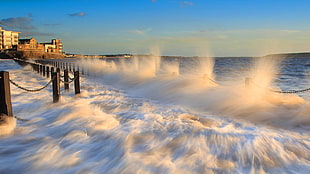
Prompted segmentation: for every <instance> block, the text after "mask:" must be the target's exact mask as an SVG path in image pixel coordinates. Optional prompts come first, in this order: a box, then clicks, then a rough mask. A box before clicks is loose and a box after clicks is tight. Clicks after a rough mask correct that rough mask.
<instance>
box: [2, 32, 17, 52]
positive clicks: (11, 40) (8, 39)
mask: <svg viewBox="0 0 310 174" xmlns="http://www.w3.org/2000/svg"><path fill="white" fill-rule="evenodd" d="M19 33H20V32H16V31H7V30H4V29H2V27H0V50H2V49H11V48H13V47H14V46H16V45H18V35H19Z"/></svg>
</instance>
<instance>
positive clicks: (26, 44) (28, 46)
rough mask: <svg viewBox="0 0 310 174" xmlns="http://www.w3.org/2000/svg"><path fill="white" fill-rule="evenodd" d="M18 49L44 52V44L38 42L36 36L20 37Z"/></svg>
mask: <svg viewBox="0 0 310 174" xmlns="http://www.w3.org/2000/svg"><path fill="white" fill-rule="evenodd" d="M17 51H32V52H44V45H42V44H39V43H37V40H36V39H35V38H30V39H28V38H27V39H19V40H18V46H17Z"/></svg>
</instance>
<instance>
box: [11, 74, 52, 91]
mask: <svg viewBox="0 0 310 174" xmlns="http://www.w3.org/2000/svg"><path fill="white" fill-rule="evenodd" d="M54 79H55V77H54V78H52V79H51V80H50V81H49V82H48V83H47V84H46V85H44V86H43V87H41V88H38V89H27V88H25V87H22V86H21V85H19V84H17V83H16V82H14V81H13V80H11V79H10V82H11V84H13V85H14V86H16V87H17V88H19V89H22V90H24V91H27V92H39V91H42V90H43V89H45V88H47V87H48V86H49V85H50V84H51V83H52V82H53V80H54Z"/></svg>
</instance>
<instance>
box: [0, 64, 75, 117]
mask: <svg viewBox="0 0 310 174" xmlns="http://www.w3.org/2000/svg"><path fill="white" fill-rule="evenodd" d="M14 60H15V61H16V62H17V63H19V64H20V65H22V66H24V65H27V64H29V65H31V66H32V68H33V70H34V71H36V72H38V73H39V74H41V75H42V76H44V77H47V78H49V75H50V74H51V76H52V78H51V79H50V80H49V81H48V82H47V83H46V84H45V85H44V86H42V87H39V88H37V89H29V88H26V87H23V86H22V85H20V84H18V83H17V82H15V81H14V80H12V79H10V78H9V72H6V71H0V81H1V83H0V93H1V96H3V97H1V98H0V103H1V107H0V115H7V116H13V110H12V103H11V92H10V83H11V84H12V85H14V86H16V87H17V88H19V89H21V90H24V91H27V92H39V91H42V90H44V89H45V88H47V87H48V86H49V85H50V84H52V89H53V103H56V102H58V101H59V98H60V82H62V83H64V84H65V86H69V84H70V83H72V82H74V88H75V94H79V93H80V82H79V72H78V71H75V72H74V78H70V77H69V76H67V77H65V80H62V79H61V78H60V67H61V66H60V63H59V62H58V63H57V64H54V63H53V62H52V61H50V62H49V63H47V61H45V60H42V61H35V62H36V63H34V62H28V61H25V60H21V59H16V58H15V59H14ZM46 64H50V65H51V64H53V65H51V68H50V67H49V66H46ZM73 66H74V65H73ZM62 67H63V68H64V66H62ZM55 68H57V69H56V72H54V69H55ZM73 69H75V68H74V67H73ZM67 79H68V80H69V79H70V80H71V81H68V80H67ZM66 81H68V82H66ZM65 89H69V88H65ZM13 117H15V118H16V119H18V120H22V121H27V120H26V119H22V118H19V117H16V116H13Z"/></svg>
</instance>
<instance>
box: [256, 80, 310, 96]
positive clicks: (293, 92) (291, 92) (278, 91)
mask: <svg viewBox="0 0 310 174" xmlns="http://www.w3.org/2000/svg"><path fill="white" fill-rule="evenodd" d="M252 84H254V85H255V86H257V87H259V88H265V87H262V86H261V85H258V84H257V83H255V82H253V81H252ZM269 91H271V92H275V93H281V94H296V93H302V92H307V91H310V88H307V89H301V90H288V91H280V90H273V89H269Z"/></svg>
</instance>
